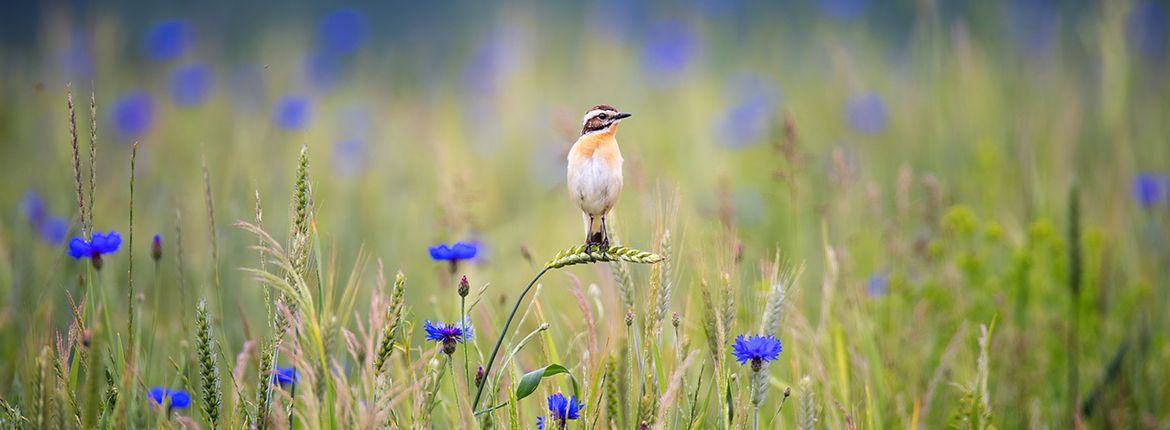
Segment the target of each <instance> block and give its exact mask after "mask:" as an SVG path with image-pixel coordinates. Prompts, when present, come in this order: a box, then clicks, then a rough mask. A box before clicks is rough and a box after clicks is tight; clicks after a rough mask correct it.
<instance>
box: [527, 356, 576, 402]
mask: <svg viewBox="0 0 1170 430" xmlns="http://www.w3.org/2000/svg"><path fill="white" fill-rule="evenodd" d="M562 373H564V374H567V375H569V381H570V382H572V383H573V396H576V395H577V378H574V377H573V373H572V372H569V369H566V368H565V366H561V365H559V364H550V365H548V366H545V367H542V368H539V369H536V370H533V371H531V372H528V373H526V374H524V377H523V378H520V384H518V385H516V400H520V399H523V398H525V397H528V396H529V395H531V394H532V393H533V392H535V391H536V387H537V386H539V385H540V380H541V379H544V378H546V377H549V376H556V375H560V374H562Z"/></svg>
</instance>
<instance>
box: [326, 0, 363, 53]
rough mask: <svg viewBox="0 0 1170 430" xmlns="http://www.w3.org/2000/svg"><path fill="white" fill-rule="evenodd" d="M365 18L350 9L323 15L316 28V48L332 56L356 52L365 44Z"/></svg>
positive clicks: (358, 12)
mask: <svg viewBox="0 0 1170 430" xmlns="http://www.w3.org/2000/svg"><path fill="white" fill-rule="evenodd" d="M367 33H368V31H367V26H366V17H365V16H364V15H362V13H361V12H360V11H358V10H357V9H352V8H343V9H337V10H335V11H333V12H330V13H329V14H328V15H325V17H324V18H322V19H321V23H320V24H319V25H318V26H317V48H318V49H320V50H322V51H324V52H326V53H328V54H332V55H348V54H352V53H354V52H357V50H358V49H361V47H362V45H363V44H365V42H366V35H367Z"/></svg>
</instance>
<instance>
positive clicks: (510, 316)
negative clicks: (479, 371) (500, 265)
mask: <svg viewBox="0 0 1170 430" xmlns="http://www.w3.org/2000/svg"><path fill="white" fill-rule="evenodd" d="M549 269H552V266H547V265H546V266H544V268H543V269H540V272H539V273H537V274H536V277H534V278H532V281H530V282H528V286H527V287H524V291H523V292H521V293H520V297H517V298H516V304H515V305H514V306H512V313H510V314H508V320H507V321H505V322H504V328H503V329H502V330H500V338H499V339H497V340H496V346H495V347H493V348H492V355H491V357H489V358H488V360H487V367H485V368H484V369H483V380H484V383H482V384H479V387H478V388H477V389H476V391H475V400H473V401H472V402H471V411H472V412H473V413H474V412H475V408H476V407H478V406H479V398H480V397H481V396H483V387H485V386H487V381H488V376H490V375H491V374H492V364H494V363H495V362H496V355H497V354H499V353H500V345H502V344H503V343H504V337H505V336H507V335H508V327H509V326H511V325H512V319H513V318H515V317H516V312H517V311H519V310H520V304H521V303H524V297H525V296H527V295H528V292H529V291H531V290H532V286H533V285H536V281H537V280H539V279H540V277H541V276H544V274H545V273H546V272H548V271H549Z"/></svg>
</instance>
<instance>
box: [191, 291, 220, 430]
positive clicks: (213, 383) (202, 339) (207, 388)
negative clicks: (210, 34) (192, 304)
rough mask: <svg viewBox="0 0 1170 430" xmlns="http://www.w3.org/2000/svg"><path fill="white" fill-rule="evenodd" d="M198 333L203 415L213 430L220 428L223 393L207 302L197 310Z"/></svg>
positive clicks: (200, 302)
mask: <svg viewBox="0 0 1170 430" xmlns="http://www.w3.org/2000/svg"><path fill="white" fill-rule="evenodd" d="M195 312H196V324H197V327H198V332H197V334H196V338H195V343H196V345H195V347H196V349H197V350H198V355H199V370H200V372H199V374H200V376H201V377H202V382H203V386H202V391H203V405H202V406H203V414H204V415H206V417H207V422H208V424H209V425H210V427H211V428H212V429H216V428H219V408H220V405H221V403H222V399H223V393H222V392H221V391H220V386H219V385H220V384H219V369H218V367H217V366H216V364H217V360H216V358H217V357H216V353H215V345H214V342H215V340H214V338H213V337H212V336H211V318H210V317H209V316H208V314H207V300H206V299H204V300H200V301H199V305H198V307H197V308H196V311H195Z"/></svg>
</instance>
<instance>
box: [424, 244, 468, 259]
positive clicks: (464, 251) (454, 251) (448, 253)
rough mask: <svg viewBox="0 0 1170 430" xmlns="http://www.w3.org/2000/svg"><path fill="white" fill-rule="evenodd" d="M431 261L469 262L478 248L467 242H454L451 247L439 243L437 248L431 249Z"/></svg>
mask: <svg viewBox="0 0 1170 430" xmlns="http://www.w3.org/2000/svg"><path fill="white" fill-rule="evenodd" d="M430 251H431V259H433V260H435V261H452V262H454V261H460V260H470V259H472V258H475V254H476V253H477V252H478V248H477V247H476V246H475V244H472V243H467V242H455V244H453V245H451V246H447V244H445V243H441V244H439V245H438V246H435V247H431V248H430Z"/></svg>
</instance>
